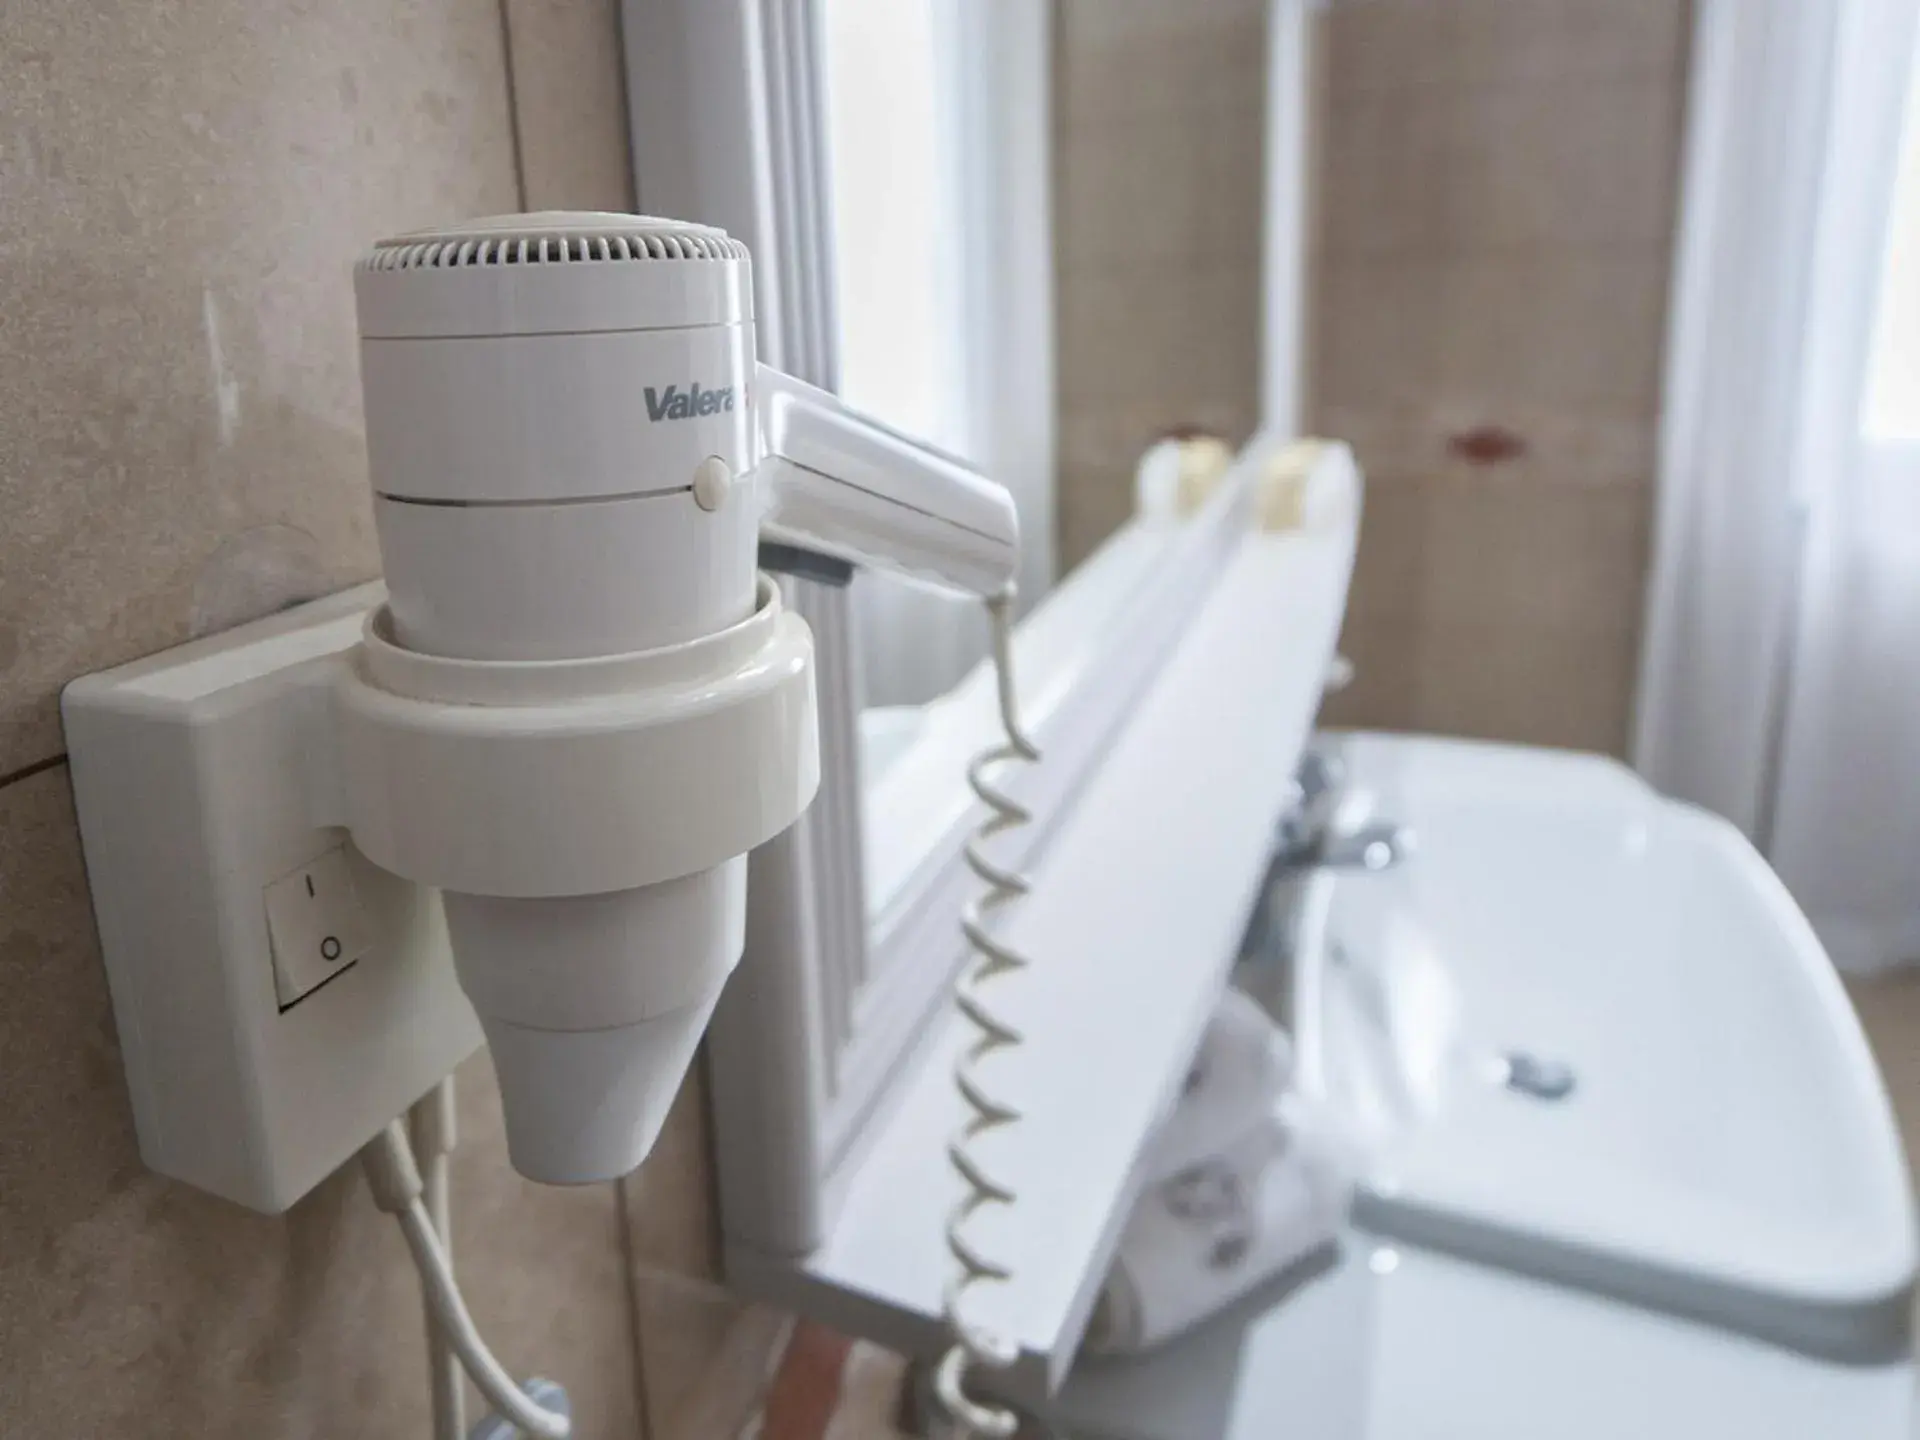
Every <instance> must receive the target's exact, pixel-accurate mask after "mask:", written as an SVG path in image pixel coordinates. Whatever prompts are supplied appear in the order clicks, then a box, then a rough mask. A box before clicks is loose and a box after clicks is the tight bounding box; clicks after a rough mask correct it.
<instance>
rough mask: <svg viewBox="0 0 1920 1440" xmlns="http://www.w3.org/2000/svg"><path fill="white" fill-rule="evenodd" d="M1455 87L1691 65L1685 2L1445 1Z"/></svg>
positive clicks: (1653, 73)
mask: <svg viewBox="0 0 1920 1440" xmlns="http://www.w3.org/2000/svg"><path fill="white" fill-rule="evenodd" d="M1435 8H1437V9H1442V10H1445V11H1447V12H1449V14H1448V29H1449V34H1448V36H1447V46H1446V49H1447V54H1448V57H1449V59H1450V61H1451V67H1450V69H1451V76H1450V78H1451V80H1452V82H1453V83H1454V84H1456V85H1463V86H1464V85H1473V84H1477V83H1481V82H1484V81H1489V80H1516V79H1521V80H1548V79H1553V80H1561V79H1569V78H1574V77H1580V78H1588V79H1591V78H1596V77H1604V78H1621V77H1627V76H1641V77H1653V78H1656V79H1662V80H1671V79H1672V78H1673V77H1674V76H1676V75H1678V74H1679V72H1680V69H1681V67H1682V65H1683V64H1684V63H1685V59H1686V48H1687V21H1688V18H1689V15H1690V8H1689V6H1688V5H1687V3H1686V0H1445V3H1444V4H1442V5H1440V6H1436V7H1435Z"/></svg>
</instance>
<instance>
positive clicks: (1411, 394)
mask: <svg viewBox="0 0 1920 1440" xmlns="http://www.w3.org/2000/svg"><path fill="white" fill-rule="evenodd" d="M1443 273H1444V271H1443V269H1442V267H1441V266H1440V265H1439V264H1438V263H1437V262H1419V261H1415V260H1413V259H1411V258H1407V257H1393V258H1386V259H1375V258H1369V259H1364V260H1350V259H1347V258H1345V257H1341V256H1331V255H1330V256H1327V257H1325V258H1324V260H1323V261H1322V263H1321V265H1320V268H1319V272H1318V275H1317V280H1316V283H1317V287H1318V294H1317V296H1316V303H1317V304H1318V305H1319V307H1320V309H1321V315H1322V319H1321V321H1320V322H1319V323H1318V324H1316V326H1315V328H1314V336H1313V354H1312V356H1311V359H1310V363H1311V365H1312V370H1313V374H1312V379H1311V382H1310V389H1311V391H1312V394H1313V396H1314V399H1315V401H1316V403H1318V404H1321V405H1329V406H1343V405H1357V404H1365V405H1368V406H1377V407H1384V408H1389V409H1401V408H1406V407H1418V406H1424V405H1427V404H1430V403H1432V401H1433V399H1434V398H1435V396H1436V394H1437V391H1438V388H1439V383H1440V355H1441V332H1440V323H1441V310H1440V300H1441V288H1440V285H1441V278H1442V275H1443Z"/></svg>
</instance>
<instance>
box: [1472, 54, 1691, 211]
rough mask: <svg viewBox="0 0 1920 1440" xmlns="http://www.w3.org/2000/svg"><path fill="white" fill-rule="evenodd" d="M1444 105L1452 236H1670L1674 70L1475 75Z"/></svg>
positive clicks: (1675, 143)
mask: <svg viewBox="0 0 1920 1440" xmlns="http://www.w3.org/2000/svg"><path fill="white" fill-rule="evenodd" d="M1449 109H1450V113H1449V114H1448V116H1447V117H1446V120H1445V123H1446V124H1447V126H1448V131H1449V133H1448V136H1447V144H1448V146H1449V152H1450V153H1449V155H1448V158H1447V160H1446V172H1447V186H1448V191H1449V197H1450V202H1451V203H1450V208H1451V216H1450V220H1449V222H1448V237H1449V240H1450V241H1451V242H1452V243H1453V244H1455V245H1457V246H1460V247H1474V248H1487V249H1499V248H1509V247H1522V246H1564V247H1569V248H1579V249H1591V248H1595V247H1605V246H1615V245H1657V246H1665V245H1668V244H1670V243H1671V240H1672V232H1673V214H1674V188H1675V184H1676V181H1677V176H1678V173H1679V137H1680V114H1681V107H1680V92H1679V89H1678V87H1677V86H1676V85H1675V84H1674V83H1673V82H1672V81H1671V80H1670V79H1666V78H1649V79H1645V80H1639V79H1634V80H1627V81H1589V80H1569V81H1553V82H1543V83H1529V84H1488V85H1470V86H1465V87H1463V88H1461V89H1460V90H1457V91H1455V92H1453V94H1452V98H1451V105H1450V107H1449Z"/></svg>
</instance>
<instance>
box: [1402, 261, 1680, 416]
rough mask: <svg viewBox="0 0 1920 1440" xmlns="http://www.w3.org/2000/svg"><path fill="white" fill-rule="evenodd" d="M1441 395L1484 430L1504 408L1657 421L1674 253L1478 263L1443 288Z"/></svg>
mask: <svg viewBox="0 0 1920 1440" xmlns="http://www.w3.org/2000/svg"><path fill="white" fill-rule="evenodd" d="M1439 286H1440V295H1439V301H1438V305H1439V320H1438V325H1439V332H1440V336H1441V339H1440V341H1439V393H1440V394H1442V395H1443V396H1445V397H1446V398H1447V399H1448V400H1451V401H1455V402H1465V403H1468V404H1470V405H1472V406H1474V407H1475V408H1477V409H1479V410H1480V411H1481V413H1483V414H1484V415H1485V416H1486V417H1487V418H1488V419H1499V418H1501V413H1502V409H1503V407H1505V406H1508V405H1520V406H1531V407H1535V408H1539V409H1548V410H1553V411H1558V412H1560V413H1571V414H1577V415H1583V416H1592V415H1596V414H1597V415H1609V416H1618V415H1626V416H1637V415H1646V414H1650V413H1651V412H1652V410H1653V408H1654V406H1655V405H1656V404H1657V403H1658V400H1659V394H1660V379H1661V373H1660V357H1661V353H1662V348H1663V344H1664V341H1665V338H1666V337H1665V334H1664V330H1665V323H1666V251H1665V248H1664V247H1659V246H1651V245H1649V246H1644V247H1632V248H1628V249H1624V250H1607V251H1588V250H1584V249H1581V250H1527V251H1522V252H1518V253H1513V252H1497V251H1493V252H1479V253H1476V254H1473V255H1471V256H1469V257H1465V258H1462V259H1459V260H1456V261H1453V262H1451V263H1449V264H1448V265H1447V266H1446V267H1445V268H1444V270H1443V271H1442V273H1441V275H1440V278H1439Z"/></svg>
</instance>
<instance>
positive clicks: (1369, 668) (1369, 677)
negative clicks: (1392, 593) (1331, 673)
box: [1319, 502, 1420, 730]
mask: <svg viewBox="0 0 1920 1440" xmlns="http://www.w3.org/2000/svg"><path fill="white" fill-rule="evenodd" d="M1369 503H1371V502H1369ZM1414 632H1415V624H1414V618H1413V617H1412V616H1411V615H1409V614H1408V613H1406V612H1404V611H1380V612H1373V613H1368V612H1359V613H1356V612H1354V611H1352V610H1349V611H1348V612H1347V618H1346V624H1345V626H1344V628H1343V629H1342V630H1341V632H1340V653H1341V654H1342V655H1344V656H1345V657H1346V658H1347V660H1348V661H1349V662H1350V663H1351V664H1352V665H1353V680H1352V681H1351V682H1350V683H1349V684H1348V685H1347V688H1346V689H1344V690H1337V691H1335V692H1334V693H1333V694H1331V695H1329V696H1328V697H1327V698H1326V700H1325V702H1324V703H1323V704H1322V705H1321V708H1320V719H1319V723H1320V724H1321V725H1324V726H1332V727H1336V728H1342V729H1358V730H1404V729H1407V728H1409V727H1410V726H1411V725H1412V724H1413V717H1414V715H1415V714H1416V710H1417V702H1418V699H1419V680H1420V677H1419V675H1418V673H1417V670H1416V665H1417V661H1418V657H1419V647H1418V645H1417V644H1416V643H1415V640H1416V637H1415V633H1414Z"/></svg>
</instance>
